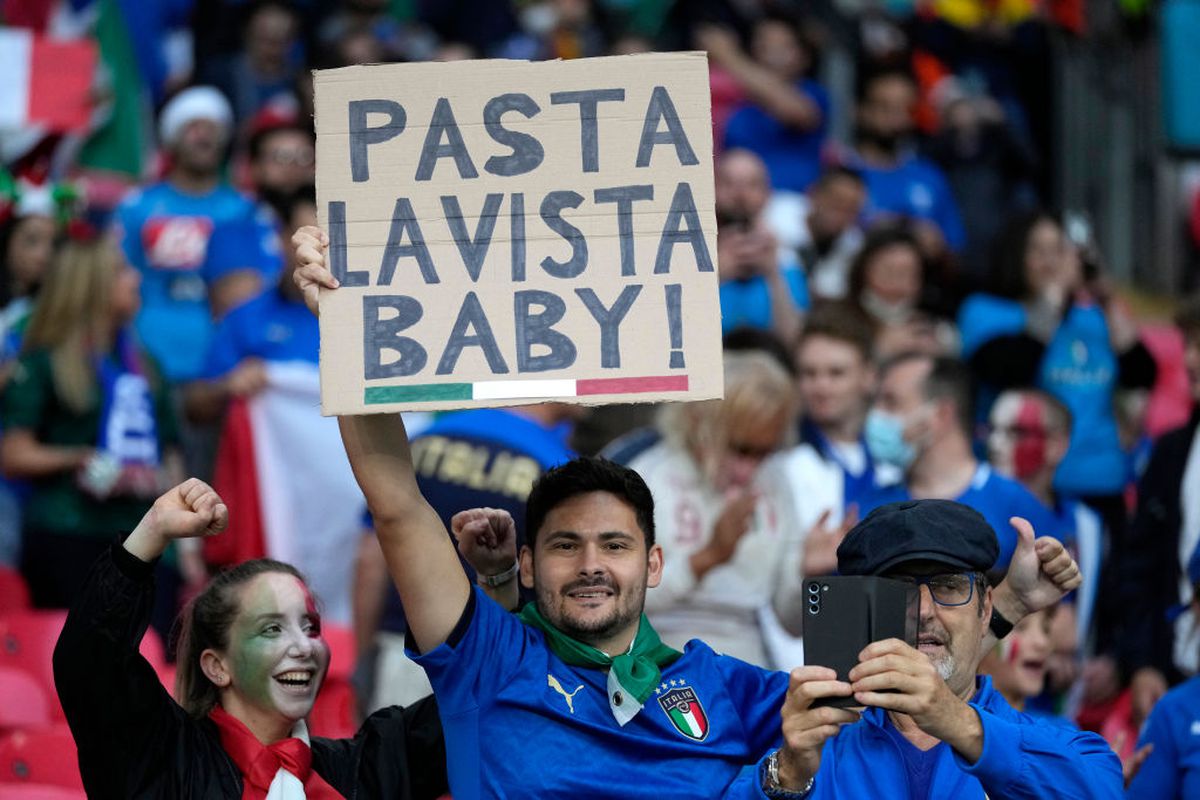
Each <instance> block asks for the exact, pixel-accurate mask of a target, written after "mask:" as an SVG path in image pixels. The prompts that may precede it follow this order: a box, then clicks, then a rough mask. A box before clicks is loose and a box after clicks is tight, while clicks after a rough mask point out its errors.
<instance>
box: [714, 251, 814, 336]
mask: <svg viewBox="0 0 1200 800" xmlns="http://www.w3.org/2000/svg"><path fill="white" fill-rule="evenodd" d="M779 274H780V276H782V278H783V282H784V283H785V284H787V287H788V292H789V293H790V294H791V298H792V304H793V305H794V306H795V307H796V309H797V310H800V311H804V310H807V309H808V307H809V299H808V282H807V281H806V280H805V277H804V272H803V271H802V270H801V269H799V268H798V267H796V266H795V265H793V266H791V267H790V268H788V267H784V268H782V269H780V270H779ZM718 291H719V293H720V300H721V333H722V334H725V333H729V332H730V331H731V330H733V329H734V328H740V327H743V326H747V327H751V328H770V327H771V325H772V324H774V319H773V316H774V315H773V313H772V310H771V292H770V289H768V288H767V279H766V278H764V277H762V276H761V275H755V276H754V277H752V278H747V279H745V280H734V281H725V282H724V283H722V284H721V286H720V288H719V289H718Z"/></svg>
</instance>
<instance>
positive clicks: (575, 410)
mask: <svg viewBox="0 0 1200 800" xmlns="http://www.w3.org/2000/svg"><path fill="white" fill-rule="evenodd" d="M584 411H585V409H584V408H583V407H582V406H576V405H568V404H566V403H539V404H535V405H527V406H520V407H517V408H512V409H499V408H484V409H477V410H472V411H460V412H455V413H453V414H446V415H444V416H442V417H440V418H438V419H437V420H436V421H435V422H434V423H433V424H432V425H430V426H429V427H428V428H426V429H425V430H424V431H422V432H421V434H419V435H417V436H414V438H413V440H412V457H413V469H414V471H415V472H416V476H417V483H418V485H419V486H420V487H421V494H422V495H423V496H424V497H425V499H426V500H427V501H429V504H430V505H431V506H433V508H434V510H435V511H436V512H437V513H438V515H439V516H441V517H442V519H443V522H444V523H445V525H446V530H447V531H449V530H451V525H450V520H451V518H452V517H453V516H454V515H455V514H456V513H458V512H459V511H462V510H464V509H469V508H501V509H504V510H505V511H507V512H508V513H509V514H510V515H511V516H512V518H513V521H514V523H515V524H516V531H517V538H518V542H517V544H518V547H519V546H520V545H521V544H523V543H524V534H525V498H526V497H527V496H528V495H529V490H530V489H531V488H532V487H533V482H534V481H535V480H537V478H538V477H539V476H540V475H541V474H542V472H544V471H545V470H547V469H550V468H551V467H553V466H557V465H558V464H562V463H563V462H566V461H568V460H570V459H571V458H573V457H574V453H572V452H571V450H570V449H569V448H568V447H567V439H568V437H569V435H570V430H571V425H572V423H573V422H574V421H575V420H576V419H578V418H579V417H580V416H581V415H582V414H583V413H584ZM367 523H368V526H369V525H370V520H368V521H367ZM462 564H463V569H464V570H466V571H467V574H468V576H469V577H470V578H471V579H472V580H473V581H474V580H475V579H476V577H477V576H476V574H475V570H474V569H473V568H471V567H470V565H469V564H467V562H466V561H465V560H463V562H462ZM515 579H516V571H515V569H514V570H513V572H512V574H511V575H510V576H509V577H508V580H515ZM497 585H500V584H497ZM354 630H355V637H356V641H357V643H358V648H359V663H360V664H361V665H362V670H363V671H364V672H365V674H360V675H359V676H358V681H359V684H360V685H359V696H360V697H363V698H365V701H366V705H367V707H368V708H369V709H375V708H382V707H383V706H388V705H408V704H409V703H411V702H413V701H414V700H416V699H418V698H421V697H424V696H426V695H428V694H429V693H430V692H431V691H432V688H431V687H430V685H429V680H428V678H426V677H425V672H424V670H422V669H421V668H420V667H419V666H417V665H416V664H415V663H413V661H412V660H411V659H409V658H408V656H407V655H406V654H405V652H404V645H405V641H404V640H405V633H406V632H407V630H408V623H407V622H406V620H405V616H404V607H403V606H402V605H401V603H400V595H399V594H397V592H396V589H395V587H394V586H393V585H392V581H391V579H390V578H389V576H388V572H387V567H386V565H385V564H384V562H383V552H382V551H381V550H380V548H379V542H378V541H377V540H376V538H375V536H374V534H373V533H372V532H371V531H369V530H368V531H366V533H365V535H364V536H363V537H362V538H361V540H360V545H359V550H358V555H357V559H356V564H355V581H354Z"/></svg>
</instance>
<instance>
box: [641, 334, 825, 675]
mask: <svg viewBox="0 0 1200 800" xmlns="http://www.w3.org/2000/svg"><path fill="white" fill-rule="evenodd" d="M795 414H796V397H795V388H794V386H793V383H792V380H791V378H790V376H789V375H788V374H787V372H786V371H785V370H784V369H783V368H782V367H781V366H779V365H778V364H777V363H776V362H775V360H774V359H772V358H771V357H770V356H769V355H766V354H765V353H760V352H742V353H727V354H726V355H725V399H724V400H712V401H708V402H704V403H689V404H674V405H668V406H665V407H664V408H663V410H662V412H661V417H660V422H659V427H660V430H661V431H662V434H663V440H662V441H661V442H660V443H658V444H657V445H655V446H654V447H651V448H650V449H649V450H646V451H645V452H643V453H642V454H641V455H639V456H637V457H636V458H634V459H633V460H632V461H631V462H630V463H629V466H630V467H631V468H632V469H634V470H636V471H637V472H638V473H639V474H640V475H641V476H642V477H643V478H644V479H645V481H646V485H647V486H649V487H650V491H651V492H652V493H653V494H654V499H655V504H654V525H655V530H656V531H657V533H656V538H657V541H658V543H659V544H660V545H661V546H662V548H663V551H664V559H663V561H664V567H663V577H662V582H661V583H660V584H659V585H658V587H657V588H656V589H655V590H654V591H652V592H648V593H647V595H646V614H647V615H648V616H649V617H650V620H651V622H653V624H654V627H655V630H657V631H658V633H659V635H660V636H661V637H662V639H663V641H664V642H665V643H667V644H669V645H671V646H673V647H682V646H683V644H684V642H686V641H688V640H690V639H693V638H697V637H699V638H703V639H704V641H705V642H707V643H709V644H711V645H712V646H713V647H714V649H716V650H717V651H718V652H721V653H725V654H727V655H731V656H734V657H736V658H740V659H743V660H745V661H749V662H751V663H754V664H759V665H763V666H768V665H770V664H771V663H772V662H773V660H774V659H773V657H772V655H773V654H772V653H770V652H769V651H768V644H767V641H766V640H765V638H764V634H763V631H762V628H761V627H760V624H759V620H758V615H759V614H760V613H766V614H771V616H772V618H777V619H778V621H779V622H782V623H783V625H784V627H785V628H786V629H788V630H790V631H791V632H793V633H798V629H799V626H800V620H801V615H802V614H803V602H802V601H803V597H802V579H803V577H804V574H805V573H806V572H812V573H814V574H820V573H825V572H829V571H832V569H833V568H834V566H835V565H836V560H835V559H832V558H831V560H830V561H829V562H828V563H819V564H818V563H807V558H806V556H805V553H804V544H805V533H806V532H807V531H808V530H809V529H810V527H812V526H813V525H814V523H816V521H817V519H818V518H819V517H820V516H821V514H822V512H828V511H831V510H832V511H834V512H837V511H838V510H840V508H841V487H840V486H839V484H838V481H837V473H836V470H834V469H833V468H832V467H830V466H828V465H826V464H824V463H823V462H822V461H821V459H820V457H819V456H817V455H816V454H815V453H814V452H812V451H811V450H808V449H805V450H804V451H791V452H789V453H787V454H786V455H781V454H780V453H781V451H782V450H783V449H784V448H785V447H786V446H787V445H788V444H789V443H790V442H791V441H792V436H793V427H792V426H793V424H794V420H795ZM789 482H790V483H789ZM826 555H829V556H832V554H826ZM781 666H788V667H790V666H794V665H793V664H786V665H781Z"/></svg>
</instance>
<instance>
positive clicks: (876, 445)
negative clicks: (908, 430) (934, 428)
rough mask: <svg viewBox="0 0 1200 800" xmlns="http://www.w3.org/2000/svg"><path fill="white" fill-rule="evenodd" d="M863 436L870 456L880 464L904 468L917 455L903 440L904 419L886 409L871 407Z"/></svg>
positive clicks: (906, 467)
mask: <svg viewBox="0 0 1200 800" xmlns="http://www.w3.org/2000/svg"><path fill="white" fill-rule="evenodd" d="M863 437H864V438H865V439H866V440H867V451H868V452H869V453H870V454H871V458H873V459H875V461H876V462H878V463H880V464H890V465H891V466H894V467H898V468H899V469H901V470H906V469H908V468H909V466H910V465H911V464H912V462H913V461H914V460H915V459H916V457H917V451H916V449H915V448H914V447H913V446H912V445H911V444H909V443H908V442H906V441H905V440H904V419H903V418H902V417H897V416H894V415H892V414H889V413H887V412H886V411H879V410H877V409H874V408H873V409H871V411H870V412H869V413H868V414H867V424H866V427H865V428H864V429H863Z"/></svg>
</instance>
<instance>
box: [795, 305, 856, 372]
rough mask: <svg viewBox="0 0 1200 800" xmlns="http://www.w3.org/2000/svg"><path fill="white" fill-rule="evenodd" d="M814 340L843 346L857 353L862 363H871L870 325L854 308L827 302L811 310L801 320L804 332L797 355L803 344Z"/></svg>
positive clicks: (802, 332) (797, 347)
mask: <svg viewBox="0 0 1200 800" xmlns="http://www.w3.org/2000/svg"><path fill="white" fill-rule="evenodd" d="M816 336H824V337H825V338H827V339H834V340H836V341H839V342H845V343H846V344H848V345H850V346H851V347H853V348H854V349H855V350H857V351H858V354H859V355H860V356H861V357H862V360H863V361H864V362H865V363H868V364H869V363H871V359H872V357H873V354H874V352H875V337H874V332H873V331H872V329H871V323H870V321H869V320H867V319H866V318H865V317H864V316H863V314H862V312H861V311H860V310H859V309H858V308H857V307H856V306H854V305H851V304H850V303H845V302H838V301H830V302H825V303H818V304H817V305H815V306H813V310H812V312H811V313H809V315H808V318H807V319H805V320H804V330H803V331H801V333H800V338H799V341H798V343H797V346H796V351H797V354H799V350H800V348H801V347H803V346H804V343H805V342H807V341H808V340H809V339H811V338H813V337H816Z"/></svg>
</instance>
